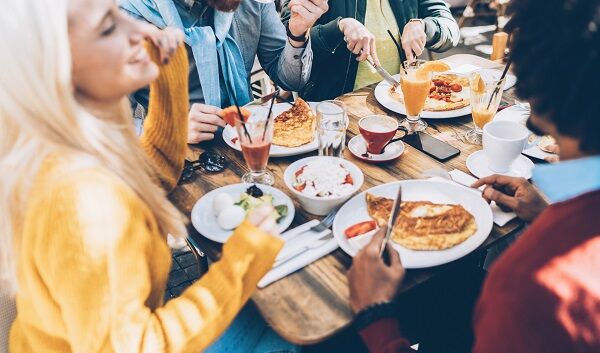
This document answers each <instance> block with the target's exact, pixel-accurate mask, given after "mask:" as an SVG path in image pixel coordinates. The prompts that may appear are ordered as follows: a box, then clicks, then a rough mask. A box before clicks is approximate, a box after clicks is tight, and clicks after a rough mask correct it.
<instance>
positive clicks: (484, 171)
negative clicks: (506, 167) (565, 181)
mask: <svg viewBox="0 0 600 353" xmlns="http://www.w3.org/2000/svg"><path fill="white" fill-rule="evenodd" d="M488 163H489V162H488V157H487V156H486V154H485V152H483V150H481V151H477V152H475V153H473V154H471V155H470V156H469V158H467V168H468V169H469V171H470V172H471V174H473V175H475V176H476V177H477V178H485V177H487V176H490V175H492V174H501V175H508V176H513V177H520V178H525V179H531V176H532V174H533V168H535V165H534V164H533V162H532V161H531V160H530V159H529V158H527V157H525V156H523V155H522V154H521V155H519V157H518V158H517V159H516V160H515V161H514V162H513V164H512V166H511V168H510V169H511V170H510V171H509V172H507V173H497V172H494V171H492V170H490V169H489V168H488Z"/></svg>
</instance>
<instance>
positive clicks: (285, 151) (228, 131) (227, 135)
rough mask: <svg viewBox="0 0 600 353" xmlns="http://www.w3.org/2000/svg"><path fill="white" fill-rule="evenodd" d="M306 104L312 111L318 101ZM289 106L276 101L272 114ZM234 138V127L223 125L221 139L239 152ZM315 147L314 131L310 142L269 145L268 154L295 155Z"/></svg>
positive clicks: (235, 134) (314, 109)
mask: <svg viewBox="0 0 600 353" xmlns="http://www.w3.org/2000/svg"><path fill="white" fill-rule="evenodd" d="M308 104H309V105H310V107H311V108H312V110H313V112H316V106H317V104H319V103H315V102H309V103H308ZM291 107H292V106H291V105H289V104H288V103H277V104H275V105H273V116H274V117H276V116H277V115H279V114H281V113H283V112H284V111H286V110H288V109H290V108H291ZM315 114H316V113H315ZM234 138H238V134H237V131H235V128H234V127H232V126H230V125H227V126H225V128H224V129H223V140H224V141H225V143H226V144H227V145H228V146H229V147H231V148H233V149H234V150H237V151H240V152H241V151H242V147H241V146H240V142H239V141H236V142H235V143H234V142H233V141H232V140H233V139H234ZM317 149H319V141H318V140H317V133H316V131H315V135H314V137H313V140H312V142H310V143H307V144H305V145H302V146H298V147H283V146H276V145H271V152H270V154H269V156H271V157H288V156H296V155H299V154H304V153H308V152H312V151H316V150H317Z"/></svg>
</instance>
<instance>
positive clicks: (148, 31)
mask: <svg viewBox="0 0 600 353" xmlns="http://www.w3.org/2000/svg"><path fill="white" fill-rule="evenodd" d="M144 34H145V36H146V38H147V39H148V40H149V41H151V42H152V44H154V45H155V46H156V47H157V48H158V51H159V53H160V61H161V62H162V63H163V65H165V64H168V63H169V59H170V58H171V57H172V56H173V55H174V54H175V51H177V48H179V46H181V45H182V44H183V41H184V39H185V36H184V34H183V32H182V31H181V30H179V29H177V28H173V27H167V28H165V29H162V30H161V29H159V28H157V27H155V26H153V25H151V24H145V30H144Z"/></svg>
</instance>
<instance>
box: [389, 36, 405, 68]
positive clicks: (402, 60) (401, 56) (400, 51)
mask: <svg viewBox="0 0 600 353" xmlns="http://www.w3.org/2000/svg"><path fill="white" fill-rule="evenodd" d="M387 32H388V34H389V35H390V38H392V41H393V42H394V45H395V46H396V49H398V54H400V65H402V70H404V72H406V67H404V60H405V57H404V51H403V50H402V47H401V46H400V44H399V43H398V41H397V40H396V38H395V37H394V35H393V34H392V31H390V30H389V29H388V30H387ZM400 38H402V37H400Z"/></svg>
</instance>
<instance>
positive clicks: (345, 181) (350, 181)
mask: <svg viewBox="0 0 600 353" xmlns="http://www.w3.org/2000/svg"><path fill="white" fill-rule="evenodd" d="M344 184H350V185H354V179H352V175H350V174H346V179H345V180H344Z"/></svg>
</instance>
